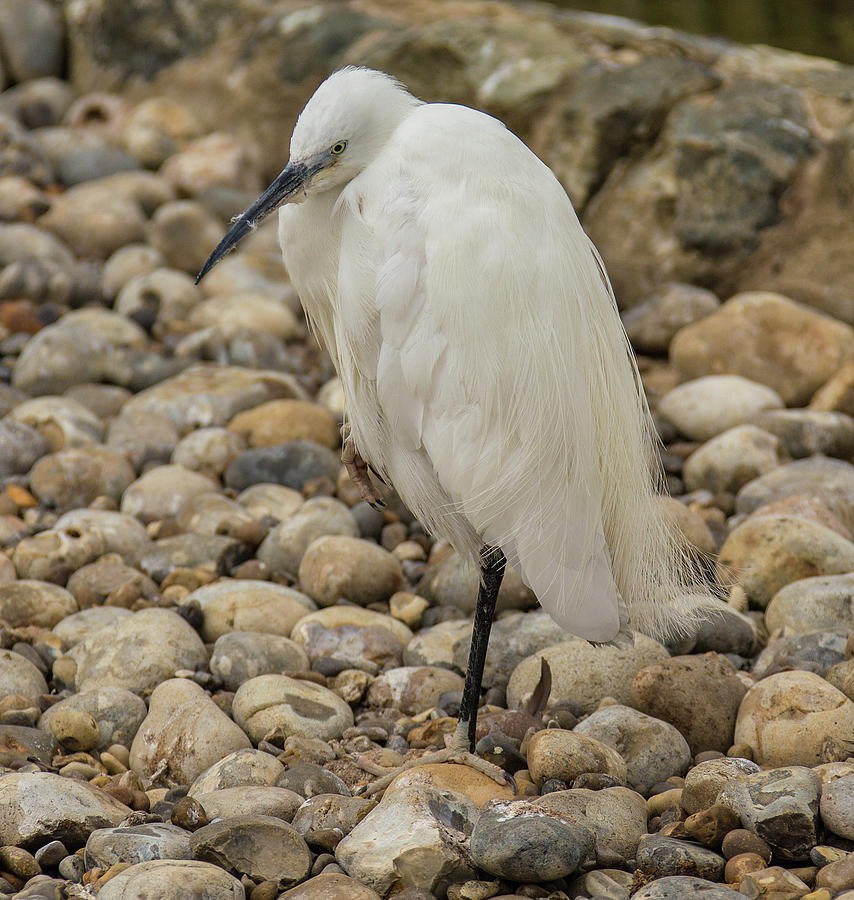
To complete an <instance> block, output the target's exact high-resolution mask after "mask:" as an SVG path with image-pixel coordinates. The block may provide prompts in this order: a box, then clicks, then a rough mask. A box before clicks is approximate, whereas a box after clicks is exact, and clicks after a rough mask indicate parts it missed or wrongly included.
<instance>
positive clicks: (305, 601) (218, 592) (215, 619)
mask: <svg viewBox="0 0 854 900" xmlns="http://www.w3.org/2000/svg"><path fill="white" fill-rule="evenodd" d="M187 602H197V603H198V604H199V607H200V608H201V611H202V617H203V620H202V627H201V632H202V637H203V638H204V639H205V640H206V641H216V640H218V639H219V638H221V637H222V636H223V635H225V634H229V633H230V632H234V631H256V632H260V633H262V634H270V635H282V636H285V637H287V636H289V635H290V633H291V631H292V630H293V628H294V626H295V625H296V623H297V622H299V621H300V619H302V618H303V617H304V616H305V615H306V614H307V613H310V612H312V611H313V610H315V609H316V608H317V607H316V606H315V604H314V602H313V601H312V600H311V599H309V598H308V597H307V596H306V595H305V594H303V593H301V592H300V591H295V590H293V588H288V587H285V586H284V585H279V584H272V583H271V582H269V581H255V580H253V579H221V580H219V581H216V582H214V583H213V584H206V585H204V586H203V587H200V588H198V589H197V590H195V591H193V592H192V593H191V594H190V595H189V597H188V598H187Z"/></svg>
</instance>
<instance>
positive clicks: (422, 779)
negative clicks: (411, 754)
mask: <svg viewBox="0 0 854 900" xmlns="http://www.w3.org/2000/svg"><path fill="white" fill-rule="evenodd" d="M410 787H428V788H433V789H435V790H439V791H450V792H451V793H453V794H460V795H462V796H463V797H467V798H468V799H469V800H471V802H472V803H474V805H475V806H477V807H478V809H479V808H480V807H482V806H483V805H484V803H486V802H487V801H489V800H513V799H514V797H515V796H516V795H515V793H514V791H513V788H512V787H511V786H510V785H509V784H499V783H498V782H497V781H495V779H493V778H490V777H489V776H488V775H485V774H484V773H483V772H478V771H477V770H476V769H473V768H471V767H470V766H460V765H457V764H456V763H425V764H424V765H422V766H413V767H412V768H411V769H405V770H404V771H403V772H401V773H400V774H399V775H397V776H395V778H394V780H393V781H392V782H391V784H390V785H389V786H388V787H387V788H386V789H385V793H384V794H383V796H384V797H388V796H391V794H393V793H394V792H395V791H403V790H406V789H407V788H410Z"/></svg>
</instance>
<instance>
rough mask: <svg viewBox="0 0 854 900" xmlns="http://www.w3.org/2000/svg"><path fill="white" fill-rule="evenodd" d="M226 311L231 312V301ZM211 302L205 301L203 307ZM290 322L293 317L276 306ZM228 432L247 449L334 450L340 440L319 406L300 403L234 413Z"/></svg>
mask: <svg viewBox="0 0 854 900" xmlns="http://www.w3.org/2000/svg"><path fill="white" fill-rule="evenodd" d="M222 299H223V300H227V302H228V308H229V309H234V308H235V307H234V303H233V300H232V298H230V297H229V298H222ZM210 302H211V301H210V300H209V301H207V303H206V304H204V305H205V306H207V305H208V304H209V303H210ZM280 309H282V310H284V311H286V312H287V314H288V315H289V316H290V317H291V320H293V313H291V312H290V310H288V309H287V307H283V306H280ZM228 427H229V430H230V431H233V432H235V433H236V434H239V435H241V436H242V437H243V438H244V439H245V440H246V442H247V444H248V445H249V446H250V447H271V446H273V445H275V444H286V443H287V442H288V441H314V442H315V443H316V444H321V445H322V446H324V447H328V448H329V449H330V450H334V449H335V448H336V447H337V446H338V444H339V442H340V439H341V436H340V434H339V431H338V423H337V422H336V420H335V418H334V417H333V416H332V415H331V414H330V413H329V412H327V410H325V409H324V408H323V407H322V406H318V405H317V404H315V403H305V402H302V401H300V400H271V401H270V402H269V403H262V404H260V405H259V406H256V407H255V408H254V409H251V410H246V411H244V412H242V413H238V414H237V415H236V416H235V417H234V418H233V419H232V420H231V422H229V425H228Z"/></svg>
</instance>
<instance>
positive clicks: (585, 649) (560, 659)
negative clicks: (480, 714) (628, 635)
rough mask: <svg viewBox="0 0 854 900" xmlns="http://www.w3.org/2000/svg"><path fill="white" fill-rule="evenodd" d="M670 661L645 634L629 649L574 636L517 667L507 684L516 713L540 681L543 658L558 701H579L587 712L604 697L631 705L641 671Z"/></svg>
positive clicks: (553, 695) (530, 657)
mask: <svg viewBox="0 0 854 900" xmlns="http://www.w3.org/2000/svg"><path fill="white" fill-rule="evenodd" d="M669 658H670V654H669V653H668V652H667V650H666V649H665V648H664V647H662V646H661V644H659V643H658V642H657V641H654V640H653V639H652V638H649V637H647V636H646V635H643V634H635V636H634V643H633V645H631V646H627V647H610V646H601V647H594V646H592V645H591V644H589V643H588V642H587V641H584V640H581V639H580V638H571V639H569V640H565V641H562V642H561V643H559V644H554V645H553V646H551V647H546V648H545V649H543V650H539V651H538V652H537V653H535V654H533V655H532V656H529V657H528V658H527V659H524V660H522V662H520V663H519V665H518V666H516V668H515V669H514V670H513V674H512V675H511V676H510V680H509V682H508V684H507V704H508V706H509V707H510V708H511V709H521V708H522V707H523V706H524V705H525V703H526V702H527V701H528V700H529V699H530V696H531V694H532V693H533V691H534V688H535V687H536V686H537V684H538V682H539V680H540V667H541V664H540V660H541V659H545V660H546V662H547V663H548V664H549V668H550V669H551V673H552V690H551V699H552V701H553V702H556V701H558V700H574V701H575V702H576V703H578V704H579V706H580V707H581V709H582V710H583V711H584V712H586V713H590V712H593V710H594V709H596V707H597V706H598V705H599V701H600V700H602V698H603V697H613V698H614V699H615V700H616V701H617V702H618V703H623V704H626V705H630V703H631V692H632V681H633V679H634V677H635V675H636V674H637V672H638V671H640V670H641V669H642V668H644V666H648V665H651V664H653V663H659V662H664V661H665V660H668V659H669ZM631 705H633V704H631ZM651 714H652V715H654V713H651ZM657 718H662V717H661V716H657Z"/></svg>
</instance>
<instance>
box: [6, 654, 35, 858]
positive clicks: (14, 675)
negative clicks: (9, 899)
mask: <svg viewBox="0 0 854 900" xmlns="http://www.w3.org/2000/svg"><path fill="white" fill-rule="evenodd" d="M46 693H47V682H46V681H45V680H44V676H43V675H42V673H41V672H40V671H39V670H38V669H37V668H36V666H35V665H33V663H31V662H30V661H29V660H28V659H27V658H26V657H25V656H21V654H20V653H15V652H14V651H13V650H0V696H2V697H5V696H8V695H9V694H17V695H18V696H21V697H26V698H27V699H28V700H32V701H33V703H35V702H36V701H37V700H38V698H39V697H40V696H41V695H42V694H46ZM4 843H9V842H8V841H5V842H4Z"/></svg>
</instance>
